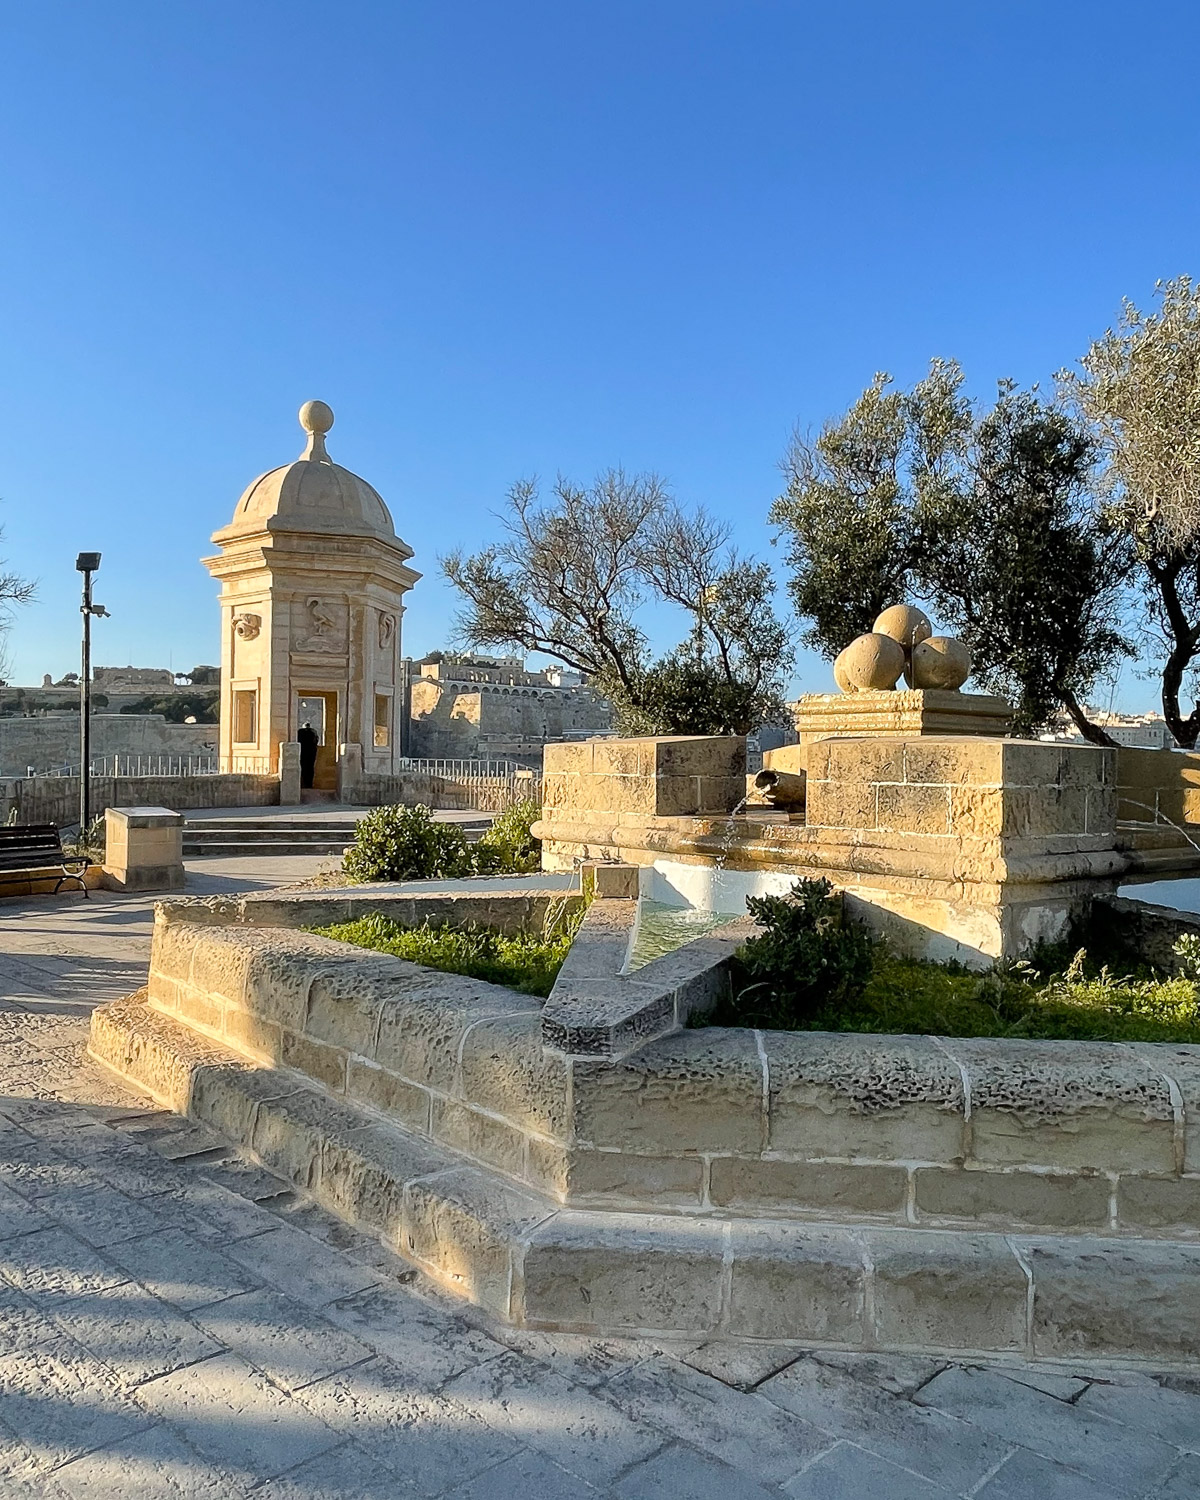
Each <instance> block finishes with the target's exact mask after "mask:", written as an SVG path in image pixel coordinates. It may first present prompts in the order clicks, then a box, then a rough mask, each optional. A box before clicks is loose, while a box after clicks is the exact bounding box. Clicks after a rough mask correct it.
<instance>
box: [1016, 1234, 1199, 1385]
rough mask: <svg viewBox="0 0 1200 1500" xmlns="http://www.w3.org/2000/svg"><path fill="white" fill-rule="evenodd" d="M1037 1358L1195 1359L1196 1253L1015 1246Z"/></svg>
mask: <svg viewBox="0 0 1200 1500" xmlns="http://www.w3.org/2000/svg"><path fill="white" fill-rule="evenodd" d="M1016 1243H1017V1244H1018V1245H1019V1247H1020V1249H1021V1252H1022V1254H1023V1256H1024V1258H1025V1260H1026V1262H1027V1263H1028V1265H1029V1267H1030V1269H1031V1270H1032V1272H1033V1347H1034V1350H1035V1352H1036V1353H1037V1354H1038V1355H1040V1356H1041V1357H1042V1358H1046V1357H1053V1356H1069V1355H1079V1354H1105V1355H1116V1356H1118V1357H1134V1358H1142V1359H1159V1360H1162V1359H1180V1360H1194V1359H1196V1358H1197V1357H1198V1356H1200V1245H1178V1244H1170V1243H1162V1242H1159V1243H1153V1242H1145V1241H1143V1242H1141V1243H1131V1242H1129V1241H1127V1240H1117V1239H1110V1240H1099V1239H1087V1240H1075V1239H1061V1240H1050V1239H1046V1240H1029V1241H1026V1240H1021V1241H1017V1242H1016Z"/></svg>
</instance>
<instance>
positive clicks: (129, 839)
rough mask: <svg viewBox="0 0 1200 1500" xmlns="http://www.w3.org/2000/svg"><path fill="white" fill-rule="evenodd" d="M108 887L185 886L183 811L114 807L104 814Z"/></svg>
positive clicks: (167, 888) (173, 888) (160, 888)
mask: <svg viewBox="0 0 1200 1500" xmlns="http://www.w3.org/2000/svg"><path fill="white" fill-rule="evenodd" d="M104 841H105V842H104V847H105V853H104V887H105V889H106V890H110V891H180V890H182V889H183V883H184V872H183V814H182V813H177V812H172V811H171V810H170V808H167V807H110V808H109V809H108V811H107V812H106V813H105V814H104Z"/></svg>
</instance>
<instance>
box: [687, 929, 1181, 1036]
mask: <svg viewBox="0 0 1200 1500" xmlns="http://www.w3.org/2000/svg"><path fill="white" fill-rule="evenodd" d="M759 993H760V992H759V991H758V990H757V989H756V988H755V986H754V984H753V981H752V978H751V976H750V975H749V974H748V973H747V972H746V971H745V970H744V969H742V968H741V966H740V965H737V964H736V962H735V972H734V999H733V1000H731V1001H729V1002H727V1003H726V1004H725V1005H723V1006H721V1007H719V1008H718V1010H717V1011H714V1012H713V1013H712V1015H710V1016H709V1017H708V1018H707V1020H706V1021H705V1022H702V1023H701V1024H706V1025H710V1026H770V1027H772V1028H773V1029H776V1030H780V1029H782V1030H791V1031H867V1032H880V1033H885V1034H891V1035H903V1034H909V1035H912V1034H917V1035H933V1036H997V1037H1040V1038H1046V1039H1052V1040H1063V1041H1106V1042H1191V1043H1200V1013H1198V1002H1200V987H1198V986H1197V983H1196V981H1195V980H1194V979H1192V978H1189V977H1185V976H1183V975H1180V976H1177V977H1166V976H1163V975H1156V974H1153V973H1149V972H1142V973H1139V974H1118V973H1113V972H1112V971H1111V970H1110V969H1109V968H1108V966H1107V965H1104V964H1100V963H1097V962H1095V961H1093V960H1092V959H1090V958H1089V956H1088V954H1087V953H1086V952H1085V951H1084V950H1082V949H1080V950H1079V951H1078V952H1077V953H1075V955H1074V956H1073V957H1072V956H1070V955H1069V954H1068V953H1066V952H1064V951H1062V950H1053V949H1044V950H1042V952H1041V953H1039V954H1038V955H1036V956H1035V958H1034V959H1033V960H1032V961H1030V962H1019V963H1012V964H996V965H995V966H993V968H991V969H990V970H988V971H986V972H984V973H980V972H978V971H977V970H971V969H967V968H966V967H964V966H963V965H962V964H956V963H944V964H938V963H929V962H926V961H924V960H920V959H912V958H902V957H900V956H899V955H898V954H896V953H893V952H892V951H890V950H889V949H888V948H886V947H885V946H884V945H882V944H875V945H874V947H873V951H872V956H871V969H870V973H869V976H868V978H867V980H866V983H865V985H864V986H863V988H862V991H861V993H860V994H858V995H856V996H853V997H846V998H843V999H841V1000H839V1001H838V1002H836V1003H834V1004H825V1005H822V1004H818V1005H816V1006H814V1007H813V1008H812V1009H811V1010H808V1011H806V1012H805V1013H804V1014H803V1015H799V1016H798V1015H794V1014H793V1015H787V1014H786V1013H784V1012H783V1011H781V1010H780V1008H779V1007H777V1006H773V1005H770V1003H769V1001H768V1002H766V1003H765V1004H764V1001H763V1000H762V999H759V998H758V996H759Z"/></svg>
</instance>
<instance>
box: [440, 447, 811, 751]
mask: <svg viewBox="0 0 1200 1500" xmlns="http://www.w3.org/2000/svg"><path fill="white" fill-rule="evenodd" d="M501 519H502V524H503V529H504V535H503V538H502V540H501V541H499V542H497V543H495V544H493V545H491V546H489V547H485V548H483V549H482V550H481V551H479V552H476V553H474V554H472V555H469V556H468V555H465V554H464V553H463V552H461V551H456V552H453V553H451V554H450V555H449V556H448V557H446V558H444V559H443V563H442V566H443V569H444V571H445V573H446V576H447V577H448V578H449V580H450V581H451V583H453V584H454V586H455V587H456V588H457V589H458V590H459V592H460V594H461V595H462V597H463V600H464V607H463V609H462V612H461V613H460V615H459V621H458V624H459V634H460V636H461V637H462V639H463V640H464V641H465V642H467V643H469V644H470V645H472V646H477V647H478V646H493V647H496V646H499V647H507V648H514V647H515V648H518V649H520V650H522V651H535V652H540V653H544V654H545V655H548V656H552V657H555V658H557V659H558V660H559V661H562V662H565V663H566V664H567V665H568V666H571V667H574V668H576V669H577V670H579V671H582V672H585V673H586V674H587V675H588V677H589V679H590V680H591V682H592V685H593V686H594V687H596V688H597V689H598V691H600V692H602V693H604V694H606V695H607V696H609V697H610V698H612V700H613V702H614V705H615V707H616V711H617V717H618V723H619V725H620V727H621V728H622V729H623V730H624V731H625V732H631V731H634V730H636V731H638V732H651V731H652V730H653V731H654V732H660V733H687V732H706V733H739V734H745V733H748V732H749V731H751V730H753V729H755V728H757V727H758V725H759V724H761V723H763V722H765V721H767V720H769V719H773V718H778V717H781V716H782V714H783V703H782V691H783V684H784V680H785V677H786V674H787V669H788V667H789V665H790V662H791V649H790V646H789V642H788V637H787V632H786V630H785V629H784V627H783V626H782V625H781V624H780V622H779V620H778V618H777V616H776V614H775V610H774V602H773V586H772V582H771V576H770V570H769V569H768V567H767V566H766V564H764V563H760V562H756V561H754V560H753V559H752V558H743V557H740V556H738V554H737V553H736V552H735V551H733V550H732V549H731V548H730V547H729V532H728V528H727V527H726V526H724V525H723V524H721V523H720V522H718V521H716V520H715V519H714V518H713V517H712V516H710V515H709V514H708V513H707V512H705V511H704V510H702V509H697V510H694V511H687V510H685V509H684V508H683V507H682V506H681V505H679V504H678V503H677V502H676V501H675V500H674V498H673V497H672V496H671V494H670V493H669V491H668V490H667V488H666V486H665V485H664V484H663V482H662V481H661V480H660V479H659V478H658V477H657V476H655V475H653V474H643V475H635V476H632V477H630V476H627V475H626V474H624V473H623V472H622V471H621V470H619V469H610V470H608V471H607V472H606V473H604V474H601V475H600V476H599V478H598V479H597V480H596V481H595V482H594V483H593V484H592V485H591V486H590V487H587V488H584V487H582V486H579V485H576V484H574V483H572V482H571V481H570V480H568V479H564V478H562V477H561V476H560V477H559V479H558V480H557V482H556V483H555V486H554V490H553V493H552V495H551V497H550V499H549V500H547V501H545V502H543V500H542V498H541V496H540V492H539V490H538V486H537V484H536V482H535V481H532V480H523V481H521V482H520V483H518V484H516V485H515V486H514V487H513V488H512V490H511V491H510V492H509V496H508V506H507V508H506V511H505V512H504V514H503V516H502V518H501ZM654 603H658V604H667V605H674V606H677V607H678V608H680V609H682V610H683V611H684V613H685V615H686V616H687V617H688V618H689V622H690V630H689V633H688V636H687V638H686V639H685V640H684V641H683V642H682V643H681V644H680V645H679V646H678V647H677V648H676V649H675V650H674V651H673V652H671V653H669V654H668V655H667V656H665V657H663V658H661V659H660V660H658V661H657V662H656V661H654V660H652V659H651V654H650V649H649V641H648V639H647V636H646V633H645V630H644V628H643V625H642V623H641V621H642V617H643V611H644V609H645V608H646V607H647V606H648V605H652V604H654ZM694 724H703V725H704V726H705V727H704V729H703V731H701V730H694V729H692V728H691V726H692V725H694ZM685 726H687V727H685Z"/></svg>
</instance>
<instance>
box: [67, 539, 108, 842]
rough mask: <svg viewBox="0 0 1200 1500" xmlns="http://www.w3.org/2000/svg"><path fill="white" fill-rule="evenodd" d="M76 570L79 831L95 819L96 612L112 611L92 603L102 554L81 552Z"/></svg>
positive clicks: (81, 832)
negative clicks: (79, 585)
mask: <svg viewBox="0 0 1200 1500" xmlns="http://www.w3.org/2000/svg"><path fill="white" fill-rule="evenodd" d="M75 568H76V571H77V572H79V573H82V574H83V603H82V604H81V605H80V606H79V612H80V614H82V616H83V660H82V662H81V667H82V670H81V671H80V673H79V833H80V837H83V836H84V835H85V834H86V833H87V826H88V823H89V822H90V821H91V807H90V803H91V775H92V616H93V615H97V616H99V617H101V618H104V617H105V616H107V614H108V610H106V609H105V607H104V606H103V604H93V603H92V574H93V573H95V572H98V571H99V568H100V554H99V553H98V552H81V553H80V554H79V556H78V557H77V558H76V559H75Z"/></svg>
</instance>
